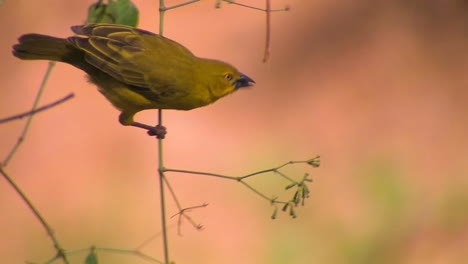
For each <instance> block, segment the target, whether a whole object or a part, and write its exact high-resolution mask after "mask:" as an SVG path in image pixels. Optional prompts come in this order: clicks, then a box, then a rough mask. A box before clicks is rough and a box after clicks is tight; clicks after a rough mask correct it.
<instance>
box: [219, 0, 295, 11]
mask: <svg viewBox="0 0 468 264" xmlns="http://www.w3.org/2000/svg"><path fill="white" fill-rule="evenodd" d="M221 1H223V2H226V3H228V4H233V5H238V6H242V7H246V8H250V9H254V10H258V11H263V12H266V11H267V9H264V8H259V7H255V6H250V5H246V4H241V3H237V2H234V1H232V0H221ZM289 10H290V8H289V7H288V6H286V7H284V8H280V9H271V10H269V12H284V11H289Z"/></svg>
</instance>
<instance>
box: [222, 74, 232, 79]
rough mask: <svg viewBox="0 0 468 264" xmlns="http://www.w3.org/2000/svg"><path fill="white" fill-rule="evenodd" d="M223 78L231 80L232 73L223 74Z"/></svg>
mask: <svg viewBox="0 0 468 264" xmlns="http://www.w3.org/2000/svg"><path fill="white" fill-rule="evenodd" d="M224 79H226V80H228V81H230V80H232V74H230V73H227V74H226V75H224Z"/></svg>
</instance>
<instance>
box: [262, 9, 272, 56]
mask: <svg viewBox="0 0 468 264" xmlns="http://www.w3.org/2000/svg"><path fill="white" fill-rule="evenodd" d="M265 14H266V36H265V53H264V55H263V62H264V63H265V62H267V61H268V59H269V58H270V32H271V30H270V23H271V6H270V0H266V11H265Z"/></svg>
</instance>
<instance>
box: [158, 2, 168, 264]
mask: <svg viewBox="0 0 468 264" xmlns="http://www.w3.org/2000/svg"><path fill="white" fill-rule="evenodd" d="M165 8H166V5H165V2H164V0H159V35H161V36H162V35H163V34H164V14H165V13H166V10H165ZM158 126H160V127H163V116H162V110H161V109H158ZM163 142H164V137H158V176H159V177H158V179H159V197H160V205H161V230H162V231H161V232H162V240H163V241H162V242H163V252H164V264H169V262H170V259H169V241H168V236H167V223H166V198H165V195H164V178H165V175H164V158H163V154H164V153H163V150H164V149H163Z"/></svg>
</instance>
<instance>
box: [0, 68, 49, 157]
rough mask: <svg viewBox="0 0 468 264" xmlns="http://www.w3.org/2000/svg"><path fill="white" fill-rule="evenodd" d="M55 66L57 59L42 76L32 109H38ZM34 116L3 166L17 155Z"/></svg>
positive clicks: (28, 121)
mask: <svg viewBox="0 0 468 264" xmlns="http://www.w3.org/2000/svg"><path fill="white" fill-rule="evenodd" d="M54 66H55V61H50V62H49V66H48V67H47V71H46V73H45V74H44V78H42V82H41V85H40V86H39V91H38V92H37V95H36V99H35V100H34V103H33V106H32V111H34V109H36V108H37V106H38V105H39V101H40V100H41V97H42V93H43V92H44V90H45V87H46V84H47V81H48V80H49V76H50V73H51V72H52V69H53V68H54ZM33 116H34V115H30V116H29V117H28V120H27V121H26V125H25V126H24V129H23V131H22V132H21V135H20V136H19V138H18V140H17V141H16V144H15V145H14V146H13V148H12V149H11V151H10V152H9V153H8V155H7V157H6V159H5V160H4V161H3V164H2V166H6V165H7V164H8V162H9V161H10V160H11V158H13V156H14V155H15V153H16V151H17V150H18V148H19V147H20V146H21V143H23V141H24V138H25V137H26V134H27V133H28V131H29V126H30V125H31V121H32V119H33Z"/></svg>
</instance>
